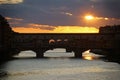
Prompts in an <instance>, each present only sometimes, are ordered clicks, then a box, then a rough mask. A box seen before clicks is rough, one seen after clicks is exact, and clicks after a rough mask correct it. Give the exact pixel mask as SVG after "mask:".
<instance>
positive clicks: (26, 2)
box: [0, 0, 120, 33]
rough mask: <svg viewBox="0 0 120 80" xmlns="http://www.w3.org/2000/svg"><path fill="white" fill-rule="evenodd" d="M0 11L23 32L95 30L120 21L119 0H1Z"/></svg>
mask: <svg viewBox="0 0 120 80" xmlns="http://www.w3.org/2000/svg"><path fill="white" fill-rule="evenodd" d="M0 14H1V15H2V16H4V17H6V19H7V20H8V21H9V23H10V25H11V27H12V29H13V30H14V31H16V32H21V33H28V32H31V33H86V32H87V33H96V32H98V28H99V27H100V26H105V25H114V24H120V0H0Z"/></svg>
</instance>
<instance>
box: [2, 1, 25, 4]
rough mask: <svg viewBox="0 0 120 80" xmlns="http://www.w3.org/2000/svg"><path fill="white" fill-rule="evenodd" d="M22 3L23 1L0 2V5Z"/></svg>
mask: <svg viewBox="0 0 120 80" xmlns="http://www.w3.org/2000/svg"><path fill="white" fill-rule="evenodd" d="M22 2H23V0H0V4H18V3H22Z"/></svg>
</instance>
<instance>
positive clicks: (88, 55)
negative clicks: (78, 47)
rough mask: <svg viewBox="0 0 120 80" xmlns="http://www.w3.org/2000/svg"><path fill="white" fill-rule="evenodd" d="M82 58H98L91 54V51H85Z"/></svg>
mask: <svg viewBox="0 0 120 80" xmlns="http://www.w3.org/2000/svg"><path fill="white" fill-rule="evenodd" d="M82 57H83V59H86V60H94V59H97V58H98V57H97V56H96V55H95V54H93V53H90V50H87V51H85V52H84V53H83V56H82Z"/></svg>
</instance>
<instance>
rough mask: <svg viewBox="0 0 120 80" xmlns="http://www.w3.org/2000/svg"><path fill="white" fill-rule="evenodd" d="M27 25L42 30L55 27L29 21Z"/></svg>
mask: <svg viewBox="0 0 120 80" xmlns="http://www.w3.org/2000/svg"><path fill="white" fill-rule="evenodd" d="M28 26H29V27H31V28H36V29H42V30H54V29H55V26H50V25H41V24H35V23H30V24H28Z"/></svg>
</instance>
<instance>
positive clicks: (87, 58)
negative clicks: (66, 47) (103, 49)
mask: <svg viewBox="0 0 120 80" xmlns="http://www.w3.org/2000/svg"><path fill="white" fill-rule="evenodd" d="M83 59H86V60H94V58H93V56H83Z"/></svg>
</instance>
